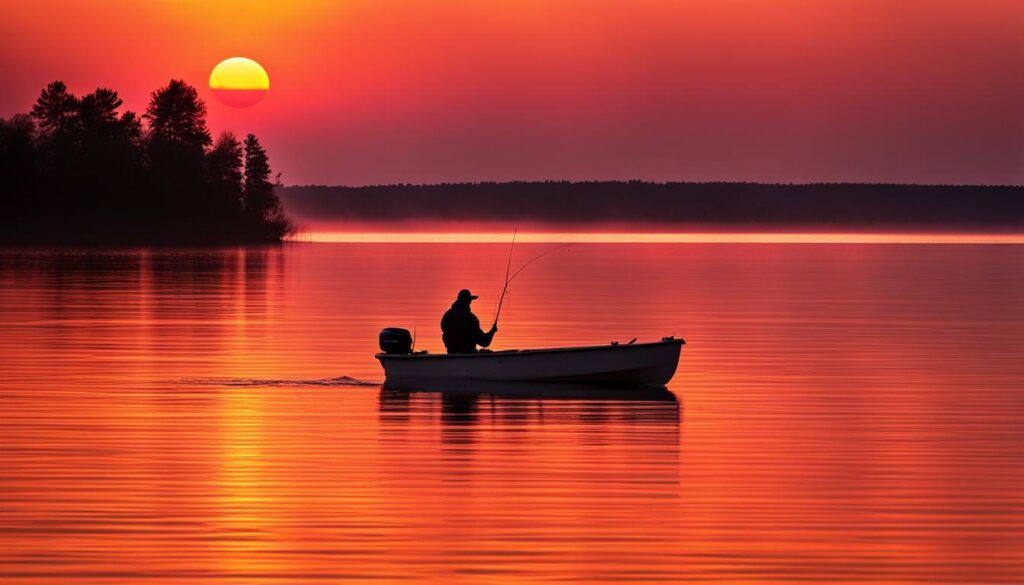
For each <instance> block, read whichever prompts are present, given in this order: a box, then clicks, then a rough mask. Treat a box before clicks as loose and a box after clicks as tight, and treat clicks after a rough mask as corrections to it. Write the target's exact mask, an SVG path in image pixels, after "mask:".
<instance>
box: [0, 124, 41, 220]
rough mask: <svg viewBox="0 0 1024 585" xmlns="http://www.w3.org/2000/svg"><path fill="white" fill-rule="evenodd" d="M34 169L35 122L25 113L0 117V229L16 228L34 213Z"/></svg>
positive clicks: (36, 163) (35, 159)
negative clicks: (4, 117)
mask: <svg viewBox="0 0 1024 585" xmlns="http://www.w3.org/2000/svg"><path fill="white" fill-rule="evenodd" d="M37 172H38V154H37V152H36V125H35V122H34V121H33V120H32V118H31V117H30V116H28V115H26V114H15V115H14V116H11V119H10V120H4V119H3V118H0V208H2V209H3V212H0V229H3V230H5V231H7V230H12V229H18V228H19V227H20V226H19V223H20V222H21V221H22V220H23V219H24V218H26V217H30V216H32V215H34V213H33V212H34V211H35V209H34V202H35V201H36V198H35V197H33V195H34V193H35V189H34V187H35V184H36V173H37Z"/></svg>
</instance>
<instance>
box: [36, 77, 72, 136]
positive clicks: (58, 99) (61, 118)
mask: <svg viewBox="0 0 1024 585" xmlns="http://www.w3.org/2000/svg"><path fill="white" fill-rule="evenodd" d="M32 117H33V118H35V119H36V120H37V121H38V122H39V128H40V130H41V131H42V132H43V133H44V134H49V135H59V134H65V133H67V132H70V131H71V130H72V129H73V128H74V126H75V125H76V124H77V121H78V98H76V97H75V96H74V95H72V94H71V93H69V92H68V87H67V86H66V85H64V82H63V81H54V82H53V83H50V84H49V85H47V86H46V88H45V89H43V91H41V92H40V93H39V98H38V99H37V100H36V103H35V104H34V105H33V106H32Z"/></svg>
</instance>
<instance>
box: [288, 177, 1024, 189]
mask: <svg viewBox="0 0 1024 585" xmlns="http://www.w3.org/2000/svg"><path fill="white" fill-rule="evenodd" d="M511 183H645V184H648V185H767V186H777V187H786V186H790V187H813V186H823V185H829V186H835V185H859V186H869V187H985V188H999V189H1021V188H1024V183H897V182H886V181H785V182H783V181H743V180H735V179H717V180H711V181H696V180H686V179H677V180H671V181H657V180H652V179H636V178H633V179H504V180H498V179H486V180H478V181H440V182H433V183H410V182H407V181H400V182H394V183H363V184H360V185H343V184H339V183H334V184H329V183H294V184H290V185H285V184H280V185H277V186H278V187H281V188H284V189H291V188H301V187H340V188H343V189H363V188H367V187H440V186H445V185H490V184H494V185H507V184H511Z"/></svg>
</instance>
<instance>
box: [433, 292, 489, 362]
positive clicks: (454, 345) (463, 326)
mask: <svg viewBox="0 0 1024 585" xmlns="http://www.w3.org/2000/svg"><path fill="white" fill-rule="evenodd" d="M441 332H442V334H443V335H442V336H441V339H442V340H444V346H445V347H446V348H448V353H476V346H477V345H480V346H483V347H487V346H488V345H490V344H491V340H492V339H494V331H490V332H487V333H484V331H483V329H480V319H477V318H476V315H474V314H473V311H470V310H469V303H460V302H459V301H455V302H454V303H452V308H450V309H448V311H447V312H445V314H444V317H441Z"/></svg>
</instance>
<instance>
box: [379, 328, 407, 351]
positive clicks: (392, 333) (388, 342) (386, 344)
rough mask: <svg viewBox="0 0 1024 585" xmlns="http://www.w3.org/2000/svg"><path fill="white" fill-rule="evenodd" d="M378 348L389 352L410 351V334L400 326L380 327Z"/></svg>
mask: <svg viewBox="0 0 1024 585" xmlns="http://www.w3.org/2000/svg"><path fill="white" fill-rule="evenodd" d="M380 350H381V351H383V352H384V353H390V354H402V353H412V334H410V333H409V330H408V329H402V328H400V327H388V328H386V329H381V331H380Z"/></svg>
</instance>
